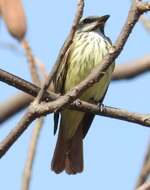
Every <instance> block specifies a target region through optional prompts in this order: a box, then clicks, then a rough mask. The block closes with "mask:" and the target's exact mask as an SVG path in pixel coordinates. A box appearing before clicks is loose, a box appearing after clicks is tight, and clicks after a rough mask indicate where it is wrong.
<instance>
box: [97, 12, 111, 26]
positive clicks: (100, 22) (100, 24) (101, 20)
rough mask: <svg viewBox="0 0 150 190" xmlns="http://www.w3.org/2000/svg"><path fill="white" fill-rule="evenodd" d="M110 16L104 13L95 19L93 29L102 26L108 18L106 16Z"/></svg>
mask: <svg viewBox="0 0 150 190" xmlns="http://www.w3.org/2000/svg"><path fill="white" fill-rule="evenodd" d="M109 17H110V15H104V16H101V17H99V18H98V19H97V20H96V21H95V27H94V28H95V29H96V28H99V27H104V25H105V23H106V21H107V20H108V18H109Z"/></svg>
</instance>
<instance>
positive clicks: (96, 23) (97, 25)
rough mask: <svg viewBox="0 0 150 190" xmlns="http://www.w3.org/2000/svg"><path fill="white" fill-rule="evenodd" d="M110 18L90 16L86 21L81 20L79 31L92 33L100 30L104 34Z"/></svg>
mask: <svg viewBox="0 0 150 190" xmlns="http://www.w3.org/2000/svg"><path fill="white" fill-rule="evenodd" d="M109 17H110V15H104V16H101V17H99V16H89V17H86V18H84V19H81V21H80V23H79V25H78V31H79V32H90V31H95V30H100V31H101V32H102V33H104V27H105V23H106V21H107V20H108V18H109Z"/></svg>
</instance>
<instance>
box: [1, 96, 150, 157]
mask: <svg viewBox="0 0 150 190" xmlns="http://www.w3.org/2000/svg"><path fill="white" fill-rule="evenodd" d="M63 99H64V97H63V96H62V97H60V98H59V99H57V100H55V101H53V102H51V103H48V104H46V103H41V104H40V105H38V104H35V103H34V105H33V106H32V107H30V110H32V111H30V112H28V113H27V114H26V115H25V118H24V119H22V120H21V121H20V122H19V123H18V125H17V127H15V128H14V129H13V130H12V131H11V132H10V133H9V135H8V136H7V137H6V139H4V140H3V141H2V142H1V143H0V158H1V157H2V156H3V155H4V154H5V153H6V151H7V150H8V149H9V148H10V147H11V146H12V144H13V143H14V142H15V141H16V140H17V139H18V138H19V137H20V135H21V134H22V133H23V132H24V131H25V130H26V129H27V127H28V125H29V124H30V123H31V122H32V121H33V120H34V119H36V118H38V117H41V116H45V115H47V114H48V113H52V112H54V110H57V108H58V107H59V105H60V103H61V100H62V101H63ZM33 108H34V111H33ZM67 108H68V109H74V110H78V111H84V112H89V113H94V114H96V115H102V116H106V117H110V118H116V119H120V120H124V121H129V122H133V123H138V124H140V125H143V126H147V127H150V115H148V114H139V113H133V112H128V111H126V110H122V109H118V108H113V107H108V106H103V107H101V108H99V107H98V106H96V105H93V104H90V103H88V102H84V101H80V102H79V103H77V105H76V103H73V104H72V105H67ZM33 113H34V114H33ZM26 120H27V121H26Z"/></svg>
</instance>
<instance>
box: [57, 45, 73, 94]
mask: <svg viewBox="0 0 150 190" xmlns="http://www.w3.org/2000/svg"><path fill="white" fill-rule="evenodd" d="M70 50H71V45H70V47H69V48H68V50H67V52H66V53H65V55H64V57H63V59H62V61H61V63H60V65H59V67H58V71H57V73H56V75H55V77H54V80H53V83H54V91H55V92H56V93H60V94H63V93H64V84H65V80H66V74H67V70H68V62H67V60H68V58H69V53H70Z"/></svg>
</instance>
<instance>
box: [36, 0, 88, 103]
mask: <svg viewBox="0 0 150 190" xmlns="http://www.w3.org/2000/svg"><path fill="white" fill-rule="evenodd" d="M83 9H84V0H78V4H77V10H76V15H75V18H74V21H73V25H72V28H71V30H70V33H69V36H68V38H67V40H66V41H65V43H64V46H63V47H62V49H61V50H60V53H59V55H58V58H57V60H56V63H55V65H54V67H53V68H52V70H51V72H50V73H49V75H48V78H47V79H46V80H45V83H44V84H43V85H42V87H41V90H40V92H39V94H38V97H37V102H39V103H40V102H41V100H42V97H43V95H44V92H45V91H46V90H47V89H48V87H49V86H50V84H51V82H52V80H53V77H54V76H55V74H56V72H57V70H58V67H59V65H60V63H61V61H62V59H63V57H64V55H65V53H66V52H67V50H68V48H69V46H70V45H71V43H72V40H73V37H74V34H75V31H76V27H77V25H78V23H79V21H80V19H81V17H82V14H83Z"/></svg>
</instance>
